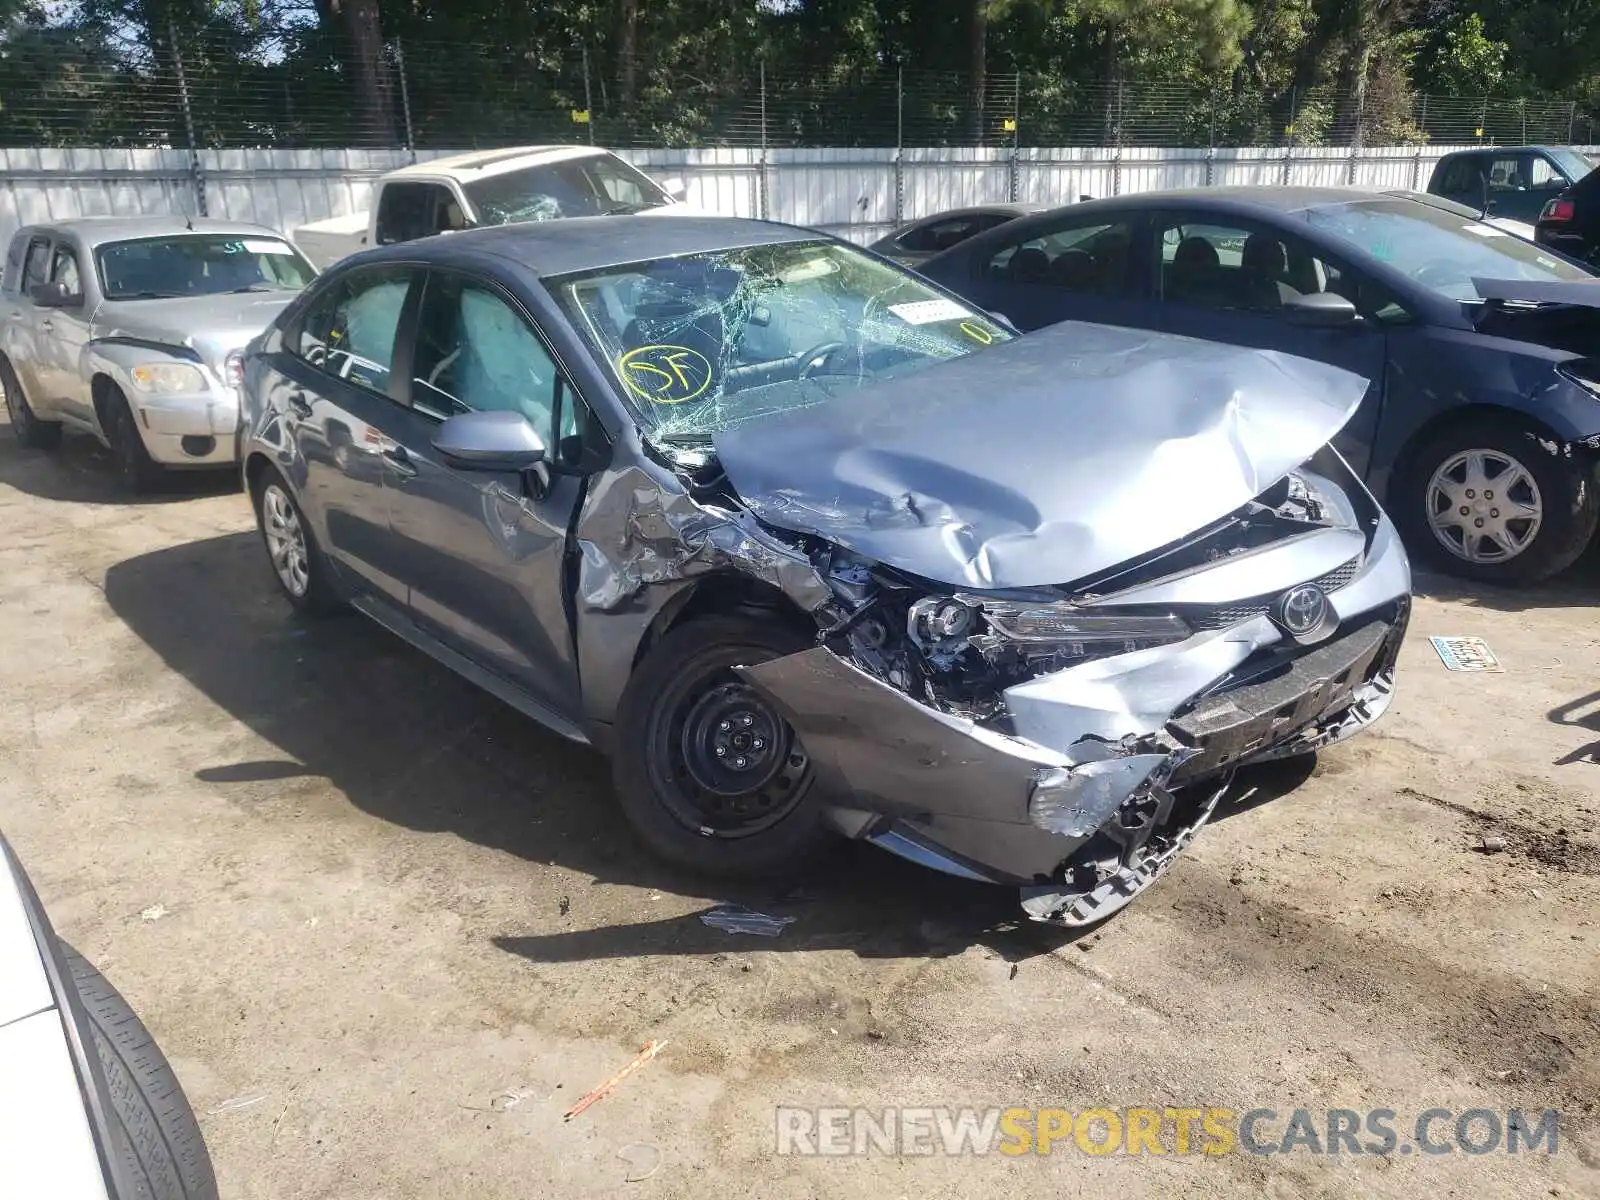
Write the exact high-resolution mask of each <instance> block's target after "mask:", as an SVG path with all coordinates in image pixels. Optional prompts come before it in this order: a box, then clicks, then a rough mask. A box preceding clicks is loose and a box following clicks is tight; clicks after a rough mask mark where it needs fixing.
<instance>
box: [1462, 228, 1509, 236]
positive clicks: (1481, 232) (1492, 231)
mask: <svg viewBox="0 0 1600 1200" xmlns="http://www.w3.org/2000/svg"><path fill="white" fill-rule="evenodd" d="M1461 228H1463V229H1465V230H1466V231H1467V232H1468V233H1475V234H1477V235H1478V236H1479V237H1508V236H1509V235H1508V234H1507V233H1506V231H1505V230H1503V229H1496V228H1495V227H1494V226H1493V225H1463V226H1462V227H1461Z"/></svg>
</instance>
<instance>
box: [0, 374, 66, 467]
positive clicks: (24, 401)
mask: <svg viewBox="0 0 1600 1200" xmlns="http://www.w3.org/2000/svg"><path fill="white" fill-rule="evenodd" d="M0 390H3V391H4V392H5V394H6V413H7V415H9V416H10V418H11V433H12V436H14V437H15V438H16V439H17V441H19V442H21V443H22V444H23V445H24V446H27V447H28V448H30V449H33V450H54V449H55V448H56V447H57V446H59V445H60V444H61V423H60V422H59V421H41V420H39V418H38V417H37V416H35V415H34V412H33V408H32V407H31V406H30V405H29V404H28V398H27V397H26V396H25V395H23V394H22V381H21V380H20V379H18V378H17V373H16V371H15V370H14V369H13V368H12V366H11V364H10V363H8V362H6V361H5V360H3V359H0Z"/></svg>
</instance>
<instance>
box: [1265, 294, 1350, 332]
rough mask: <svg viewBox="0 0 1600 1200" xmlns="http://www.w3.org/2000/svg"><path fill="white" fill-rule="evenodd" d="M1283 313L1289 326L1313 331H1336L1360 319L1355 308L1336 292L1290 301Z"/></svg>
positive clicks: (1301, 297)
mask: <svg viewBox="0 0 1600 1200" xmlns="http://www.w3.org/2000/svg"><path fill="white" fill-rule="evenodd" d="M1283 311H1284V314H1285V315H1286V316H1287V317H1288V318H1289V323H1290V324H1291V325H1304V326H1308V327H1310V328H1313V329H1336V328H1339V327H1340V326H1345V325H1354V324H1355V323H1356V322H1357V321H1359V320H1360V319H1361V314H1360V313H1358V312H1356V306H1355V305H1354V304H1351V303H1350V301H1349V300H1347V299H1346V298H1345V297H1343V296H1341V295H1339V293H1337V292H1310V293H1308V294H1307V295H1304V296H1299V297H1296V298H1295V299H1293V300H1290V301H1289V302H1288V303H1287V304H1285V305H1284V306H1283Z"/></svg>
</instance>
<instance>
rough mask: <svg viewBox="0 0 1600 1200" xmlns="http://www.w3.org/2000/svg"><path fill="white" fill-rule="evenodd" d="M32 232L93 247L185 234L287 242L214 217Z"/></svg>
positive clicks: (72, 221) (103, 221) (83, 223)
mask: <svg viewBox="0 0 1600 1200" xmlns="http://www.w3.org/2000/svg"><path fill="white" fill-rule="evenodd" d="M28 228H29V229H53V230H55V231H56V232H58V233H71V234H76V235H77V236H78V237H79V238H80V239H81V240H82V241H83V242H84V243H85V244H87V245H89V246H99V245H103V244H105V243H106V242H121V241H127V240H128V239H131V238H147V237H161V236H162V235H164V234H183V233H234V234H244V235H248V236H250V237H262V236H265V237H272V238H277V239H279V240H280V241H285V240H287V239H285V238H284V236H283V234H281V233H279V232H278V231H277V230H276V229H269V228H267V227H266V226H265V225H252V224H250V223H249V222H247V221H224V220H220V219H217V218H212V217H188V218H185V217H175V216H159V217H156V216H152V217H71V218H68V219H67V220H65V221H41V222H39V223H38V224H37V225H31V226H29V227H28Z"/></svg>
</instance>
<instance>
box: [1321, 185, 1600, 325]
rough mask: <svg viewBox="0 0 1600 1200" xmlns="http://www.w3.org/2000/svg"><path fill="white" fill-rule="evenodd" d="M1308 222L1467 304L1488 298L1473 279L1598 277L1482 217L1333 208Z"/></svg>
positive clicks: (1378, 204) (1409, 208) (1407, 207)
mask: <svg viewBox="0 0 1600 1200" xmlns="http://www.w3.org/2000/svg"><path fill="white" fill-rule="evenodd" d="M1305 217H1306V221H1307V222H1309V223H1310V224H1311V225H1313V226H1314V227H1316V228H1318V229H1321V230H1323V231H1325V232H1327V233H1331V234H1333V235H1334V236H1336V237H1339V238H1343V239H1344V240H1345V241H1347V242H1350V243H1352V244H1353V245H1355V246H1358V247H1360V248H1361V249H1362V250H1365V251H1366V252H1367V253H1368V254H1370V255H1372V257H1373V258H1376V259H1377V260H1378V261H1380V262H1384V263H1388V264H1389V265H1390V266H1391V267H1394V268H1395V269H1396V270H1398V271H1399V272H1400V273H1401V274H1403V275H1406V276H1408V277H1409V278H1411V279H1413V280H1415V281H1416V282H1417V283H1420V284H1421V285H1422V286H1423V287H1425V288H1428V289H1429V290H1430V291H1434V292H1437V293H1438V294H1439V295H1441V296H1446V297H1448V298H1449V299H1451V300H1460V301H1461V302H1463V303H1466V304H1473V303H1477V302H1478V301H1480V300H1482V299H1483V297H1482V296H1480V295H1478V289H1477V288H1475V287H1474V286H1473V285H1472V280H1473V277H1474V276H1476V277H1477V278H1479V279H1520V280H1535V281H1538V282H1540V283H1548V282H1552V281H1558V280H1583V281H1587V280H1591V279H1593V278H1594V273H1593V272H1592V271H1588V270H1585V269H1584V268H1582V267H1578V266H1574V265H1573V264H1572V263H1569V262H1565V261H1563V260H1562V259H1560V258H1557V257H1556V256H1555V255H1553V254H1551V253H1549V252H1548V251H1546V250H1544V249H1543V248H1541V247H1539V246H1536V245H1534V244H1533V243H1532V242H1525V241H1523V240H1522V239H1521V238H1519V237H1515V236H1513V235H1512V234H1509V233H1507V232H1506V231H1505V230H1503V229H1497V228H1495V227H1494V226H1493V225H1489V224H1486V223H1485V222H1483V221H1480V220H1478V219H1476V218H1475V217H1464V216H1458V215H1457V214H1455V213H1453V212H1449V211H1447V210H1445V209H1442V208H1435V207H1433V206H1432V205H1428V204H1417V203H1414V202H1413V201H1410V200H1365V201H1362V202H1360V203H1357V204H1330V205H1326V206H1324V207H1320V208H1312V209H1308V210H1307V211H1306V214H1305Z"/></svg>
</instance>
